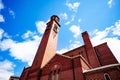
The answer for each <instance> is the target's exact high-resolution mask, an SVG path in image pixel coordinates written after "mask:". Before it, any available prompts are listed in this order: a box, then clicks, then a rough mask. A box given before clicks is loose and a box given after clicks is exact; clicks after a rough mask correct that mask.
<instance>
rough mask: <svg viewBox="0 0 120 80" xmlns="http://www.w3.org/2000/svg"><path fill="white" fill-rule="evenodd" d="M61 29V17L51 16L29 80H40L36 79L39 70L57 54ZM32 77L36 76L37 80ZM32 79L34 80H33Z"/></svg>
mask: <svg viewBox="0 0 120 80" xmlns="http://www.w3.org/2000/svg"><path fill="white" fill-rule="evenodd" d="M59 28H60V25H59V17H58V16H56V15H53V16H51V19H50V21H49V22H48V23H47V26H46V30H45V32H44V35H43V37H42V40H41V43H40V45H39V47H38V50H37V53H36V55H35V58H34V60H33V63H32V66H31V68H30V74H29V79H28V80H38V78H36V77H37V76H39V73H40V71H39V70H40V69H41V68H42V67H44V66H45V65H46V64H47V63H48V62H49V60H50V59H52V58H53V56H54V55H55V54H56V46H57V39H58V31H59ZM32 76H35V78H33V77H32ZM31 77H32V78H33V79H31Z"/></svg>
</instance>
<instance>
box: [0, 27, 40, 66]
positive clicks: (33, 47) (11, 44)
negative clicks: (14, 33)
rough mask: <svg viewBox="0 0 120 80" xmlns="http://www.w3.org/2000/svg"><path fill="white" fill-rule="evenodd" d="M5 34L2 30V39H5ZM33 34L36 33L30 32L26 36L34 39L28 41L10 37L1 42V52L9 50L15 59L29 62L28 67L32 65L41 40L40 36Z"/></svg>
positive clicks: (0, 32)
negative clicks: (19, 40)
mask: <svg viewBox="0 0 120 80" xmlns="http://www.w3.org/2000/svg"><path fill="white" fill-rule="evenodd" d="M4 34H5V32H4V30H2V29H0V36H1V38H3V37H4V36H3V35H4ZM33 34H34V32H31V31H29V30H28V31H27V32H26V33H25V34H24V38H28V37H29V36H31V37H32V39H31V40H30V39H26V40H25V41H22V42H18V41H15V40H12V39H11V38H10V37H8V38H5V39H3V40H0V50H1V51H5V50H8V51H9V52H10V55H11V56H12V57H14V58H15V59H19V60H21V61H23V62H27V63H28V65H31V63H32V61H33V58H34V56H35V54H36V51H37V48H38V45H39V43H40V40H41V37H40V36H38V35H35V34H34V35H33ZM8 36H9V35H8ZM26 56H27V57H26Z"/></svg>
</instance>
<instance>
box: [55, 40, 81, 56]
mask: <svg viewBox="0 0 120 80" xmlns="http://www.w3.org/2000/svg"><path fill="white" fill-rule="evenodd" d="M80 45H81V42H80V41H73V42H72V41H71V40H70V45H69V46H68V47H66V48H63V49H61V50H58V51H57V53H59V54H63V53H65V52H67V51H69V50H72V49H75V48H77V47H79V46H80Z"/></svg>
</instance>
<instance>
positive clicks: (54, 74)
mask: <svg viewBox="0 0 120 80" xmlns="http://www.w3.org/2000/svg"><path fill="white" fill-rule="evenodd" d="M49 80H60V70H55V71H51V72H50V74H49Z"/></svg>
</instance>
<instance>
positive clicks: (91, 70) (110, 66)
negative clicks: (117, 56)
mask: <svg viewBox="0 0 120 80" xmlns="http://www.w3.org/2000/svg"><path fill="white" fill-rule="evenodd" d="M114 67H120V64H110V65H106V66H101V67H97V68H93V69H89V70H85V71H83V73H89V72H95V71H99V70H103V69H107V68H114Z"/></svg>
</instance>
